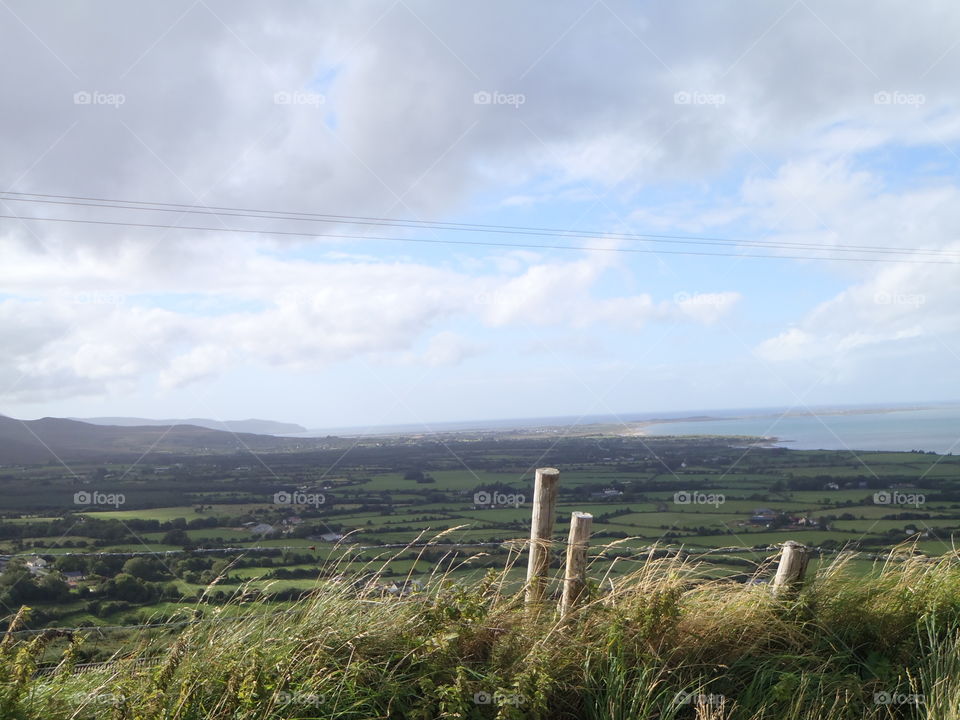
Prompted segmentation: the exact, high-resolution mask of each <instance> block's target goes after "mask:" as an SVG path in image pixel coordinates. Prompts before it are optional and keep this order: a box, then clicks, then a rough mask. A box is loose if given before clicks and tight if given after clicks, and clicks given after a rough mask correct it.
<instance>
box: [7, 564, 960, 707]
mask: <svg viewBox="0 0 960 720" xmlns="http://www.w3.org/2000/svg"><path fill="white" fill-rule="evenodd" d="M848 560H849V557H848V558H846V559H844V558H840V559H838V560H836V561H834V562H833V563H832V564H830V565H827V566H824V567H821V569H820V570H819V572H818V574H817V575H816V577H813V578H810V579H809V581H808V583H807V586H806V587H805V588H804V589H803V591H802V592H800V593H799V594H798V595H795V596H792V597H781V598H779V599H775V598H772V597H771V595H770V592H769V589H768V588H767V587H766V586H764V585H761V584H748V585H743V584H735V583H730V582H723V581H717V580H706V579H703V577H702V576H701V575H700V573H699V571H698V568H697V566H696V565H695V564H692V563H689V562H685V561H681V560H676V559H666V560H654V559H651V560H650V561H649V562H647V563H645V564H644V565H643V566H642V569H641V570H639V571H638V572H636V573H635V574H633V575H630V576H627V577H619V578H617V579H615V580H609V579H606V580H605V579H597V583H596V586H595V587H594V588H593V598H592V599H591V600H590V601H589V602H588V603H586V604H584V605H583V606H582V608H581V609H580V610H578V611H577V613H576V614H575V615H574V616H573V617H571V618H568V619H567V621H565V622H561V621H560V620H559V618H558V616H557V614H556V612H555V608H554V607H553V605H552V604H551V605H550V606H549V607H546V608H544V609H543V610H542V611H541V612H540V613H538V614H534V613H531V612H529V611H525V610H524V608H523V606H522V600H521V598H520V597H519V596H518V594H517V592H516V587H515V585H509V586H508V585H507V584H506V577H507V576H506V571H504V573H491V574H490V575H488V576H487V577H486V578H485V579H484V580H483V581H482V582H481V583H479V584H477V585H474V586H471V587H468V588H463V587H458V586H456V585H454V584H452V583H449V582H446V581H445V580H444V578H443V577H435V578H434V579H433V581H432V582H431V583H429V585H428V587H427V589H426V590H425V591H424V592H422V593H419V594H417V595H413V596H411V597H408V598H404V599H401V600H398V599H395V598H382V597H380V596H379V594H376V595H375V594H370V595H369V596H368V597H366V598H358V596H357V592H356V591H355V590H354V589H353V588H352V587H351V586H350V585H349V584H341V585H332V584H327V585H325V586H323V587H321V588H318V590H317V591H316V593H315V594H314V595H313V596H312V597H311V598H310V599H309V600H305V601H303V602H301V603H300V604H299V605H298V606H297V607H296V608H295V610H294V611H293V612H288V613H287V614H283V615H280V616H277V615H273V616H270V615H266V616H263V615H261V616H259V617H257V616H251V617H250V618H249V619H244V620H242V621H236V622H223V623H218V622H199V623H197V624H195V625H192V626H190V627H188V628H186V629H185V630H183V631H182V633H181V634H180V635H179V636H178V637H177V639H176V640H175V641H173V643H172V644H171V645H170V646H169V647H168V648H167V649H166V650H165V651H164V654H163V655H162V656H161V657H160V658H159V660H158V661H157V662H156V663H155V664H154V665H152V666H147V667H144V666H143V665H136V664H134V663H132V662H124V661H122V660H121V661H119V662H117V663H116V664H114V665H112V666H110V667H109V668H105V669H103V668H101V669H96V670H93V671H86V672H82V673H81V672H77V671H76V668H75V667H74V660H73V659H72V655H73V653H74V652H75V651H76V649H77V648H79V647H82V643H83V638H82V637H80V636H79V635H77V636H74V637H73V639H72V640H71V649H69V650H68V651H67V653H66V655H65V656H64V657H63V660H62V661H61V663H60V665H59V667H58V668H57V670H56V671H55V672H52V673H43V674H38V673H37V672H36V671H37V662H38V661H37V658H38V657H40V655H41V653H42V652H43V648H44V646H46V645H47V644H48V643H50V642H52V638H51V636H48V635H45V634H39V635H36V636H33V637H31V638H29V639H28V640H26V641H24V640H16V639H15V637H14V636H13V635H9V634H8V635H6V636H4V637H3V639H2V640H0V718H3V719H4V720H6V719H7V718H36V719H37V720H54V719H59V718H98V719H99V718H115V719H120V718H124V719H127V718H129V719H130V720H154V719H156V720H161V719H167V718H170V719H184V720H186V719H190V720H194V719H196V720H201V719H203V720H206V719H207V718H214V719H226V718H338V719H347V718H350V719H357V720H360V719H363V720H367V719H370V718H420V719H423V720H432V719H433V718H493V717H496V718H543V719H544V720H553V719H555V718H557V719H559V718H585V719H588V720H589V719H594V718H595V719H600V718H604V719H606V718H610V719H623V720H628V719H629V720H639V719H643V718H659V719H662V720H670V719H672V718H681V719H682V718H700V719H703V720H706V719H708V718H709V719H710V720H720V719H721V718H743V719H748V718H757V719H759V718H771V719H773V718H776V719H777V720H792V719H800V718H804V719H809V720H833V719H837V720H839V719H840V718H930V719H936V720H950V719H952V718H960V634H958V628H960V568H958V566H957V564H956V562H955V560H954V559H952V558H949V557H948V558H943V559H940V560H939V561H937V562H936V563H932V562H930V561H924V560H920V559H904V560H897V561H891V562H888V563H887V564H885V565H882V566H878V568H877V572H876V573H874V574H873V575H871V576H870V577H867V578H864V577H862V576H858V575H856V574H854V573H851V572H848V570H847V568H846V566H847V564H848ZM17 637H23V636H17Z"/></svg>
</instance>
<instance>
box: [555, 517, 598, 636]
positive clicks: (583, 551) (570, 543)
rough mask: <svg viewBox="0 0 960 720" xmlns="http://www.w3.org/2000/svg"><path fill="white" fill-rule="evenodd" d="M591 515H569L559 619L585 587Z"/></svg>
mask: <svg viewBox="0 0 960 720" xmlns="http://www.w3.org/2000/svg"><path fill="white" fill-rule="evenodd" d="M592 525H593V515H591V514H590V513H585V512H575V513H573V514H572V515H570V536H569V537H568V538H567V574H566V576H565V577H564V582H563V600H562V601H561V602H560V617H564V616H566V614H567V613H569V612H570V611H571V610H572V609H573V608H574V606H575V605H576V604H577V602H578V601H579V600H580V596H581V595H582V594H583V591H584V589H586V586H587V544H588V542H589V540H590V527H591V526H592Z"/></svg>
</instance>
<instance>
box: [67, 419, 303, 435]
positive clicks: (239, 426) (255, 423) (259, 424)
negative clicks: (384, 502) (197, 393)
mask: <svg viewBox="0 0 960 720" xmlns="http://www.w3.org/2000/svg"><path fill="white" fill-rule="evenodd" d="M70 419H71V420H78V421H80V422H85V423H90V424H91V425H115V426H117V427H141V426H151V427H157V426H160V427H170V426H171V425H196V426H197V427H202V428H207V429H209V430H223V431H225V432H238V433H256V434H258V435H293V434H294V433H302V432H306V431H307V429H306V428H305V427H303V425H297V424H296V423H282V422H274V421H273V420H255V419H250V420H210V419H209V418H187V419H179V420H176V419H175V420H169V419H168V420H150V419H148V418H136V417H96V418H70Z"/></svg>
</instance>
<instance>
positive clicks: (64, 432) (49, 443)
mask: <svg viewBox="0 0 960 720" xmlns="http://www.w3.org/2000/svg"><path fill="white" fill-rule="evenodd" d="M294 442H295V441H292V440H286V439H283V438H276V437H273V436H271V435H255V434H252V433H233V432H224V431H221V430H210V429H208V428H203V427H197V426H195V425H172V426H166V427H163V426H138V427H116V426H111V425H93V424H91V423H86V422H80V421H77V420H66V419H63V418H49V417H47V418H41V419H39V420H17V419H15V418H10V417H5V416H0V464H2V465H10V464H21V463H49V462H55V461H57V460H63V461H69V460H82V459H93V458H127V457H131V456H138V455H142V454H143V453H149V452H157V453H193V452H200V451H202V452H207V453H219V452H234V451H237V450H245V449H250V450H261V451H268V450H279V449H283V448H284V447H287V446H290V445H292V444H294ZM297 442H302V441H297Z"/></svg>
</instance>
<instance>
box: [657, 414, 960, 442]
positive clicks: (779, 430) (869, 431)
mask: <svg viewBox="0 0 960 720" xmlns="http://www.w3.org/2000/svg"><path fill="white" fill-rule="evenodd" d="M797 412H798V411H797V410H787V409H784V410H781V411H780V412H767V413H752V412H751V413H741V414H739V415H736V416H733V417H718V418H717V419H711V420H697V421H692V422H668V423H662V424H655V425H650V426H648V427H646V428H644V433H645V434H647V435H752V436H758V437H768V438H776V441H775V443H774V444H775V445H780V446H782V447H791V448H797V449H800V450H921V451H924V452H930V451H932V452H935V453H939V454H946V453H953V452H957V453H960V405H954V406H934V407H916V408H909V409H907V408H885V409H882V410H870V409H862V408H860V409H849V408H848V409H845V410H840V409H826V410H819V411H816V412H809V411H806V410H804V411H802V412H803V413H804V414H796V413H797ZM785 413H786V414H785ZM705 414H709V413H705Z"/></svg>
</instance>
